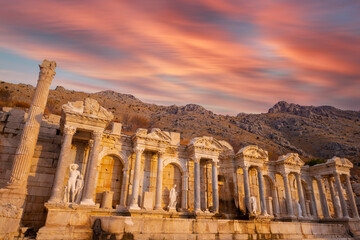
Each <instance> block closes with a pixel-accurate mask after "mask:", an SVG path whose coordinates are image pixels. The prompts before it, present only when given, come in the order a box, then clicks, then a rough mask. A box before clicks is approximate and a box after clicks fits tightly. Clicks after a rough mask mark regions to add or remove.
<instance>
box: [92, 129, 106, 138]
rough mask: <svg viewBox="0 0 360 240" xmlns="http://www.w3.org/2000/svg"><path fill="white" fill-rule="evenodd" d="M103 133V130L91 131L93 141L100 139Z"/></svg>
mask: <svg viewBox="0 0 360 240" xmlns="http://www.w3.org/2000/svg"><path fill="white" fill-rule="evenodd" d="M103 132H104V131H103V130H94V131H93V138H94V140H95V139H100V138H102V135H103Z"/></svg>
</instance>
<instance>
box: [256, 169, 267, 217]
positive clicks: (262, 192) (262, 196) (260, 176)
mask: <svg viewBox="0 0 360 240" xmlns="http://www.w3.org/2000/svg"><path fill="white" fill-rule="evenodd" d="M257 173H258V181H259V193H260V206H261V215H267V211H266V202H265V188H264V177H263V174H262V171H261V169H260V168H257Z"/></svg>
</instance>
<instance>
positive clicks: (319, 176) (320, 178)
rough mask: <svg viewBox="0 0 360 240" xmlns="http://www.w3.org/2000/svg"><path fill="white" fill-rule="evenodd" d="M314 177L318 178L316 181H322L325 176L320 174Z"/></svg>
mask: <svg viewBox="0 0 360 240" xmlns="http://www.w3.org/2000/svg"><path fill="white" fill-rule="evenodd" d="M314 178H315V179H316V181H321V180H322V179H323V176H321V175H318V176H314Z"/></svg>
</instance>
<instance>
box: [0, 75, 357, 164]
mask: <svg viewBox="0 0 360 240" xmlns="http://www.w3.org/2000/svg"><path fill="white" fill-rule="evenodd" d="M33 92H34V87H33V86H31V85H25V84H11V83H6V82H0V106H12V107H19V108H26V107H28V106H29V104H30V102H31V98H32V94H33ZM85 97H91V98H95V99H96V100H97V101H99V103H100V104H101V105H102V106H104V107H105V108H107V109H109V110H110V111H112V112H113V113H114V116H115V118H116V119H115V121H119V122H122V123H123V126H124V129H123V131H124V132H126V133H128V134H131V133H133V132H134V131H135V130H136V129H137V128H138V127H143V128H153V127H158V128H161V129H164V130H171V131H175V132H180V133H181V137H182V141H181V142H182V144H187V143H188V142H189V140H191V139H192V138H193V137H196V136H202V135H209V136H213V137H216V138H217V139H222V140H226V141H228V142H229V143H230V144H231V145H232V146H233V147H234V149H235V150H236V151H237V150H238V149H240V148H241V147H243V146H245V145H249V144H257V145H259V146H260V147H262V148H265V149H266V150H268V151H269V155H270V158H271V159H273V160H274V159H277V157H278V156H279V155H282V154H285V153H287V152H298V153H299V154H301V155H302V157H303V159H304V160H309V159H317V158H320V159H326V158H330V157H332V156H334V155H336V156H341V157H348V158H350V159H352V160H353V161H354V162H357V159H359V158H360V112H357V111H344V110H340V109H337V108H334V107H330V106H321V107H313V106H300V105H297V104H289V103H286V102H283V101H282V102H278V103H277V104H275V105H274V106H273V107H272V108H271V109H269V111H268V113H262V114H244V113H240V114H238V115H237V116H227V115H226V116H224V115H219V114H215V113H213V112H211V111H208V110H206V109H205V108H203V107H202V106H199V105H195V104H188V105H186V106H175V105H172V106H158V105H155V104H148V103H144V102H142V101H140V100H139V99H137V98H136V97H134V96H132V95H129V94H122V93H117V92H114V91H110V90H107V91H102V92H97V93H85V92H79V91H73V90H67V89H65V88H63V87H61V86H58V87H56V89H55V90H50V95H49V99H48V104H47V110H46V114H49V113H54V114H60V109H61V105H62V104H65V103H67V102H68V101H76V100H83V99H84V98H85Z"/></svg>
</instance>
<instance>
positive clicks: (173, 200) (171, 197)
mask: <svg viewBox="0 0 360 240" xmlns="http://www.w3.org/2000/svg"><path fill="white" fill-rule="evenodd" d="M176 197H177V193H176V184H174V186H173V187H172V188H171V189H170V194H169V205H168V209H169V210H172V209H175V208H176Z"/></svg>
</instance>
